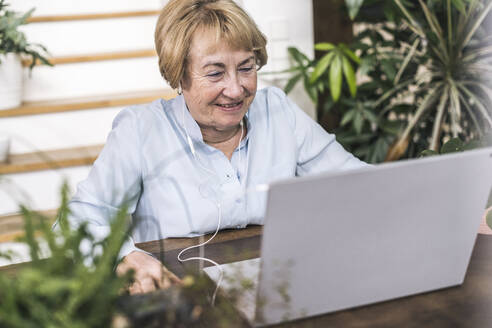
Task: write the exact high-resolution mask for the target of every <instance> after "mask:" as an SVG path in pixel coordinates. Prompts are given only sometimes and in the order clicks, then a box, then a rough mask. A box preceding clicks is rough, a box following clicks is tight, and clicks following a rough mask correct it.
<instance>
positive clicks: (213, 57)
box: [189, 31, 254, 65]
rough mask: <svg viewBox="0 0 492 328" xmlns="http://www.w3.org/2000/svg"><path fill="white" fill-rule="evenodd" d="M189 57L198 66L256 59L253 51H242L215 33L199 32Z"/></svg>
mask: <svg viewBox="0 0 492 328" xmlns="http://www.w3.org/2000/svg"><path fill="white" fill-rule="evenodd" d="M189 57H190V58H191V60H192V61H193V62H196V64H199V65H202V64H206V63H208V62H223V61H225V60H227V61H229V60H234V61H239V62H240V61H244V60H246V59H248V58H249V57H253V58H254V53H253V51H249V50H245V49H241V48H240V47H239V46H237V45H235V44H231V42H230V41H229V40H227V39H225V38H216V35H215V33H212V32H209V31H208V32H202V31H197V32H195V34H194V35H193V39H192V42H191V47H190V53H189Z"/></svg>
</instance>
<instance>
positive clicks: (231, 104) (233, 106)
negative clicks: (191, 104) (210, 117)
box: [216, 100, 243, 110]
mask: <svg viewBox="0 0 492 328" xmlns="http://www.w3.org/2000/svg"><path fill="white" fill-rule="evenodd" d="M242 104H243V101H242V100H241V101H239V102H235V103H230V104H216V105H217V106H219V107H221V108H223V109H229V110H231V109H236V108H238V107H241V106H242Z"/></svg>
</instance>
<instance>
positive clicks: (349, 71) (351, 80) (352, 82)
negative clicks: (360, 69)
mask: <svg viewBox="0 0 492 328" xmlns="http://www.w3.org/2000/svg"><path fill="white" fill-rule="evenodd" d="M342 63H343V74H344V75H345V80H346V81H347V84H348V86H349V90H350V95H351V96H352V97H353V98H355V95H356V94H357V81H356V77H355V73H354V69H353V68H352V65H350V62H349V60H348V59H347V58H346V57H343V59H342Z"/></svg>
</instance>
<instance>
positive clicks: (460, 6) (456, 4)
mask: <svg viewBox="0 0 492 328" xmlns="http://www.w3.org/2000/svg"><path fill="white" fill-rule="evenodd" d="M451 2H452V3H453V6H454V7H455V8H456V9H458V10H459V11H460V12H461V13H462V14H464V13H465V4H464V3H463V1H462V0H451Z"/></svg>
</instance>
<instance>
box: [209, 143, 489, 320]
mask: <svg viewBox="0 0 492 328" xmlns="http://www.w3.org/2000/svg"><path fill="white" fill-rule="evenodd" d="M491 188H492V148H484V149H480V150H473V151H468V152H463V153H454V154H449V155H441V156H433V157H428V158H423V159H417V160H407V161H401V162H395V163H388V164H380V165H377V166H373V167H365V168H360V169H356V170H351V171H344V172H338V173H327V174H322V175H317V176H309V177H302V178H293V179H287V180H283V181H277V182H274V183H272V184H271V185H270V187H269V190H268V196H267V209H266V215H265V224H264V229H263V237H262V245H261V258H260V259H254V260H248V261H243V262H237V263H231V264H225V265H222V266H221V267H222V268H223V270H224V275H225V279H224V280H223V282H222V283H221V285H220V288H221V290H222V291H223V292H224V293H225V294H227V293H228V291H230V290H232V289H236V290H237V287H238V286H237V285H236V286H235V285H234V284H244V279H245V278H248V279H250V281H251V282H253V288H251V289H249V290H245V291H244V293H242V294H241V295H240V296H239V297H238V298H237V299H236V302H237V304H236V306H237V307H238V309H239V311H240V312H241V313H242V314H243V315H244V317H245V318H246V319H247V320H248V321H249V322H250V323H251V324H252V325H253V326H262V325H268V324H275V323H280V322H284V321H290V320H295V319H299V318H304V317H309V316H315V315H320V314H324V313H328V312H333V311H339V310H344V309H348V308H353V307H358V306H362V305H367V304H371V303H375V302H381V301H386V300H391V299H395V298H399V297H404V296H408V295H413V294H418V293H423V292H427V291H432V290H437V289H441V288H446V287H450V286H456V285H460V284H462V283H463V281H464V278H465V273H466V270H467V267H468V263H469V260H470V256H471V253H472V250H473V246H474V243H475V238H476V235H477V231H478V228H479V225H480V222H481V218H482V217H483V213H484V209H485V206H486V202H487V199H488V196H489V193H490V192H491ZM205 271H206V273H207V274H208V275H209V276H210V277H211V278H212V279H213V280H215V281H217V280H218V278H219V270H218V269H217V267H208V268H206V269H205Z"/></svg>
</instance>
